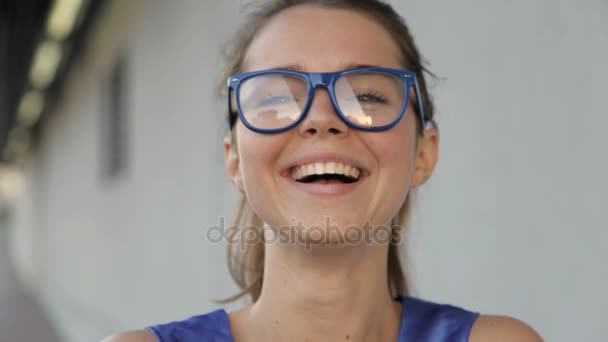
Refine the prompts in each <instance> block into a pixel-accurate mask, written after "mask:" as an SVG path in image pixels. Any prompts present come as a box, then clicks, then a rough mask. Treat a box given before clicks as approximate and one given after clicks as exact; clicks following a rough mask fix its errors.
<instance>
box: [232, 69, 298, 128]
mask: <svg viewBox="0 0 608 342" xmlns="http://www.w3.org/2000/svg"><path fill="white" fill-rule="evenodd" d="M306 92H307V84H306V81H305V80H304V79H302V78H300V77H298V76H292V75H280V74H267V75H259V76H255V77H252V78H250V79H247V80H246V81H244V82H243V83H242V84H241V88H240V93H239V101H240V104H241V111H242V112H243V116H244V117H245V120H247V122H248V123H249V124H250V125H252V126H254V127H256V128H259V129H281V128H285V127H287V126H289V125H290V124H292V123H293V122H294V121H296V120H297V119H298V118H299V117H300V115H302V110H303V108H304V106H305V104H306V98H307V94H306Z"/></svg>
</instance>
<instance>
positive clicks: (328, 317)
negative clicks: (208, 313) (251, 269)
mask: <svg viewBox="0 0 608 342" xmlns="http://www.w3.org/2000/svg"><path fill="white" fill-rule="evenodd" d="M387 251H388V249H387V246H380V245H372V246H316V247H313V248H312V249H310V250H305V248H304V247H303V246H285V245H280V244H270V245H267V246H266V255H265V263H264V279H263V280H264V282H263V284H264V285H263V289H262V292H261V295H260V298H259V299H258V300H257V301H256V303H255V304H253V305H252V306H250V307H248V308H246V309H244V312H243V317H244V322H246V324H245V326H244V327H243V328H244V330H247V337H248V338H247V340H248V341H250V340H251V341H255V340H259V341H305V340H310V341H340V340H348V341H370V340H373V341H395V340H396V339H397V334H398V330H399V326H400V321H401V305H400V303H398V302H396V301H394V300H393V298H391V296H390V293H389V289H388V280H387V269H386V264H387V254H388V253H387ZM380 265H381V266H380ZM237 340H239V339H238V338H237Z"/></svg>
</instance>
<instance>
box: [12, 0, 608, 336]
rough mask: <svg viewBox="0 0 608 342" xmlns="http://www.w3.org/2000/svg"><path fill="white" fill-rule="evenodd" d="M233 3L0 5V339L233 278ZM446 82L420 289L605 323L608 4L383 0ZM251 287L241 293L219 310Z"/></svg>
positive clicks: (480, 305)
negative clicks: (223, 73) (225, 69)
mask: <svg viewBox="0 0 608 342" xmlns="http://www.w3.org/2000/svg"><path fill="white" fill-rule="evenodd" d="M245 3H248V1H235V0H231V1H219V0H180V1H165V0H129V1H122V0H55V1H53V0H0V148H1V150H0V152H1V153H2V154H1V156H2V164H1V166H0V341H1V342H5V341H6V342H9V341H10V342H21V341H51V342H64V341H65V342H76V341H98V340H100V339H101V338H102V337H103V336H106V335H108V334H110V333H111V332H114V331H117V330H124V329H133V328H141V327H143V326H146V325H150V324H153V323H159V322H164V321H168V320H175V319H181V318H186V317H188V316H190V315H193V314H197V313H202V312H205V311H208V310H211V309H214V308H216V307H217V305H216V304H214V302H213V300H215V299H220V298H225V297H226V296H228V295H232V294H234V293H235V291H236V287H235V286H234V285H233V284H232V282H231V280H230V277H229V275H228V271H227V267H226V261H225V248H226V246H225V245H224V244H214V243H210V242H209V241H208V240H207V239H206V238H205V232H206V229H208V228H209V227H211V226H213V225H217V224H219V221H220V219H219V217H221V216H225V217H230V215H231V213H232V207H233V205H234V204H235V202H236V198H237V195H236V192H235V191H234V190H233V189H232V187H231V186H230V185H229V183H228V181H226V177H225V175H224V170H223V147H222V138H223V136H224V134H225V132H226V125H225V123H224V117H225V111H226V109H225V107H224V101H223V100H222V99H219V98H217V97H216V96H215V95H214V87H215V86H216V84H217V83H218V82H222V83H223V80H219V77H220V70H221V68H222V66H223V64H222V60H221V53H220V51H221V47H222V45H223V44H224V43H225V42H227V41H228V39H229V37H230V36H231V35H232V33H233V32H234V30H235V28H236V27H237V26H238V24H239V23H240V22H241V21H242V19H243V13H244V11H243V5H244V4H245ZM392 3H393V4H394V6H395V7H396V8H397V9H398V11H399V12H400V13H401V14H402V15H403V16H404V17H405V18H406V20H407V22H408V24H409V25H410V27H411V30H412V31H413V34H414V36H415V38H416V40H417V43H418V45H419V47H420V49H421V51H422V53H423V54H424V55H425V57H426V59H427V61H428V62H429V64H430V69H431V70H432V71H433V72H435V73H436V74H437V75H438V76H439V79H438V80H435V81H432V82H431V85H432V93H433V94H434V96H435V99H436V102H437V107H438V122H439V126H440V129H441V157H440V162H439V164H438V167H437V170H436V174H435V175H434V177H433V179H432V181H431V182H430V183H428V184H427V185H425V186H424V187H423V188H422V189H420V190H419V192H418V198H417V203H416V208H415V212H414V220H413V222H412V226H411V227H410V235H409V239H408V240H409V241H408V252H407V254H408V256H407V261H406V263H407V264H408V268H409V272H410V274H411V275H412V278H413V280H414V284H413V285H414V291H415V292H414V294H415V295H417V296H420V297H423V298H425V299H428V300H432V301H436V302H446V303H451V304H454V305H458V306H463V307H466V308H468V309H471V310H476V311H481V312H483V313H499V314H506V315H511V316H515V317H518V318H520V319H522V320H524V321H526V322H528V323H529V324H531V325H532V326H534V327H535V328H536V330H538V331H539V332H540V333H541V334H542V335H543V336H544V337H545V339H546V340H547V341H605V338H606V336H607V335H608V316H607V315H606V313H605V308H606V307H608V295H607V294H606V289H608V266H607V265H606V262H607V261H608V248H607V247H606V245H607V242H608V223H607V219H606V212H607V204H608V200H607V199H606V192H607V191H608V178H607V177H608V152H607V149H608V135H606V134H605V132H606V127H607V126H608V110H607V105H606V103H607V102H606V91H607V90H608V88H607V86H606V80H608V63H607V62H606V61H608V2H607V1H606V0H584V1H580V0H532V1H523V0H519V1H483V0H464V1H458V2H455V1H439V0H424V1H422V0H393V1H392ZM244 303H245V302H242V301H240V302H236V303H234V304H232V305H231V306H228V307H226V308H227V309H229V310H230V309H233V308H236V307H239V306H241V305H243V304H244Z"/></svg>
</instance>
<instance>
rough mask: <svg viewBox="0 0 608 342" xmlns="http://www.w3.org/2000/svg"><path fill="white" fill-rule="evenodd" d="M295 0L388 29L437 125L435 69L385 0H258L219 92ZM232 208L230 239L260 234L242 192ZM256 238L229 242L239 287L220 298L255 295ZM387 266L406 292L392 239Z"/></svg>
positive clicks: (260, 257) (398, 227) (394, 287)
mask: <svg viewBox="0 0 608 342" xmlns="http://www.w3.org/2000/svg"><path fill="white" fill-rule="evenodd" d="M298 5H317V6H322V7H327V8H336V9H347V10H352V11H356V12H359V13H362V14H365V15H367V16H369V17H370V18H372V19H374V20H375V21H376V22H377V23H379V24H380V25H382V26H383V27H384V28H385V29H386V31H387V32H388V33H390V35H391V37H392V38H393V40H394V41H395V43H397V46H398V47H399V51H400V52H401V54H402V58H403V59H402V64H403V67H404V68H405V69H408V70H410V71H413V72H415V73H416V77H417V80H418V84H419V87H420V97H421V102H422V108H423V110H424V116H425V119H426V120H427V121H428V122H430V123H432V124H433V125H434V126H435V127H436V124H435V122H434V120H433V118H434V105H433V101H432V99H431V97H430V95H429V92H428V89H427V85H426V80H425V73H427V74H429V75H431V76H432V77H434V75H433V74H432V73H431V72H430V71H429V70H427V69H426V67H425V66H424V65H423V60H422V57H421V55H420V53H419V52H418V48H417V47H416V44H415V43H414V39H413V38H412V36H411V34H410V31H409V29H408V27H407V25H406V24H405V21H404V20H403V18H402V17H401V16H399V14H398V13H397V12H395V10H394V9H393V8H392V7H391V6H390V5H388V4H386V3H384V2H382V1H379V0H270V1H266V2H265V3H264V4H263V5H261V6H259V7H258V8H257V10H254V11H252V12H251V14H250V15H249V17H248V19H247V21H246V22H245V24H244V25H243V26H242V28H241V30H240V31H238V32H237V34H236V37H235V39H234V40H233V41H232V45H231V46H229V49H228V50H227V53H226V56H225V58H226V68H225V70H224V73H223V75H222V76H223V77H222V83H221V86H220V87H221V88H219V89H220V92H221V93H222V94H224V87H225V80H226V79H227V78H228V77H229V76H230V75H232V74H236V73H239V72H242V71H243V63H244V58H245V55H246V53H247V50H248V49H249V45H250V44H251V42H252V41H253V39H254V37H255V36H256V34H257V33H258V32H259V31H260V29H261V28H262V27H263V26H264V25H265V24H266V23H267V22H268V21H269V20H270V19H272V18H273V17H274V16H275V15H276V14H278V13H280V12H282V11H284V10H286V9H288V8H291V7H294V6H298ZM237 118H238V115H237V113H236V112H229V113H228V117H227V119H228V120H227V121H228V125H229V127H230V130H231V133H230V134H231V141H232V146H234V143H235V135H234V134H233V127H234V125H235V123H236V121H237ZM420 126H421V125H420ZM420 126H419V127H420ZM421 132H422V130H419V133H421ZM412 195H413V194H412V191H411V190H410V193H409V194H408V196H407V198H406V200H405V202H404V203H403V205H402V206H401V208H400V209H399V211H398V212H397V214H396V215H395V217H394V218H393V219H392V221H391V225H392V230H391V234H392V236H393V238H394V239H395V240H396V239H398V236H400V235H402V233H403V232H402V229H403V227H405V225H406V223H408V222H409V216H410V207H411V203H412V200H413V199H412ZM235 214H236V215H235V220H234V222H233V226H232V227H235V228H234V229H233V230H232V231H231V232H230V237H231V239H230V241H232V238H233V237H234V236H236V235H238V234H242V231H239V229H244V228H243V227H257V228H258V229H257V232H256V234H260V235H259V236H261V234H262V233H261V228H262V224H263V222H262V220H261V219H260V218H259V217H258V215H256V213H255V212H254V211H253V210H252V209H251V208H250V207H249V204H248V202H247V198H245V197H244V196H243V197H242V198H241V199H240V203H239V206H238V208H237V211H236V213H235ZM245 229H246V228H245ZM255 241H256V242H254V243H249V244H247V245H244V246H243V245H241V244H238V243H229V245H228V267H229V270H230V273H231V275H232V278H233V279H234V281H235V282H236V283H237V285H238V286H239V287H240V289H241V291H240V292H239V293H237V294H236V295H234V296H231V297H229V298H227V299H224V300H222V301H220V302H223V303H226V302H230V301H233V300H236V299H238V298H240V297H242V296H244V295H247V294H248V295H249V296H250V297H251V299H252V301H253V302H255V301H256V300H257V299H258V297H259V296H260V293H261V290H262V279H263V275H264V241H263V239H261V238H256V239H255ZM387 269H388V284H389V289H388V290H389V292H390V293H391V295H392V296H395V295H397V294H408V293H409V291H410V290H409V285H408V281H407V279H406V273H405V272H404V269H403V267H402V265H401V261H400V257H399V249H398V244H396V243H391V244H389V249H388V262H387Z"/></svg>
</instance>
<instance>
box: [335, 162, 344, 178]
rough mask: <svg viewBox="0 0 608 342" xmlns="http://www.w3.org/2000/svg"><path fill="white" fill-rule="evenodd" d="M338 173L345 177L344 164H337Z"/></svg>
mask: <svg viewBox="0 0 608 342" xmlns="http://www.w3.org/2000/svg"><path fill="white" fill-rule="evenodd" d="M336 173H337V174H339V175H343V174H344V164H342V163H337V164H336Z"/></svg>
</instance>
